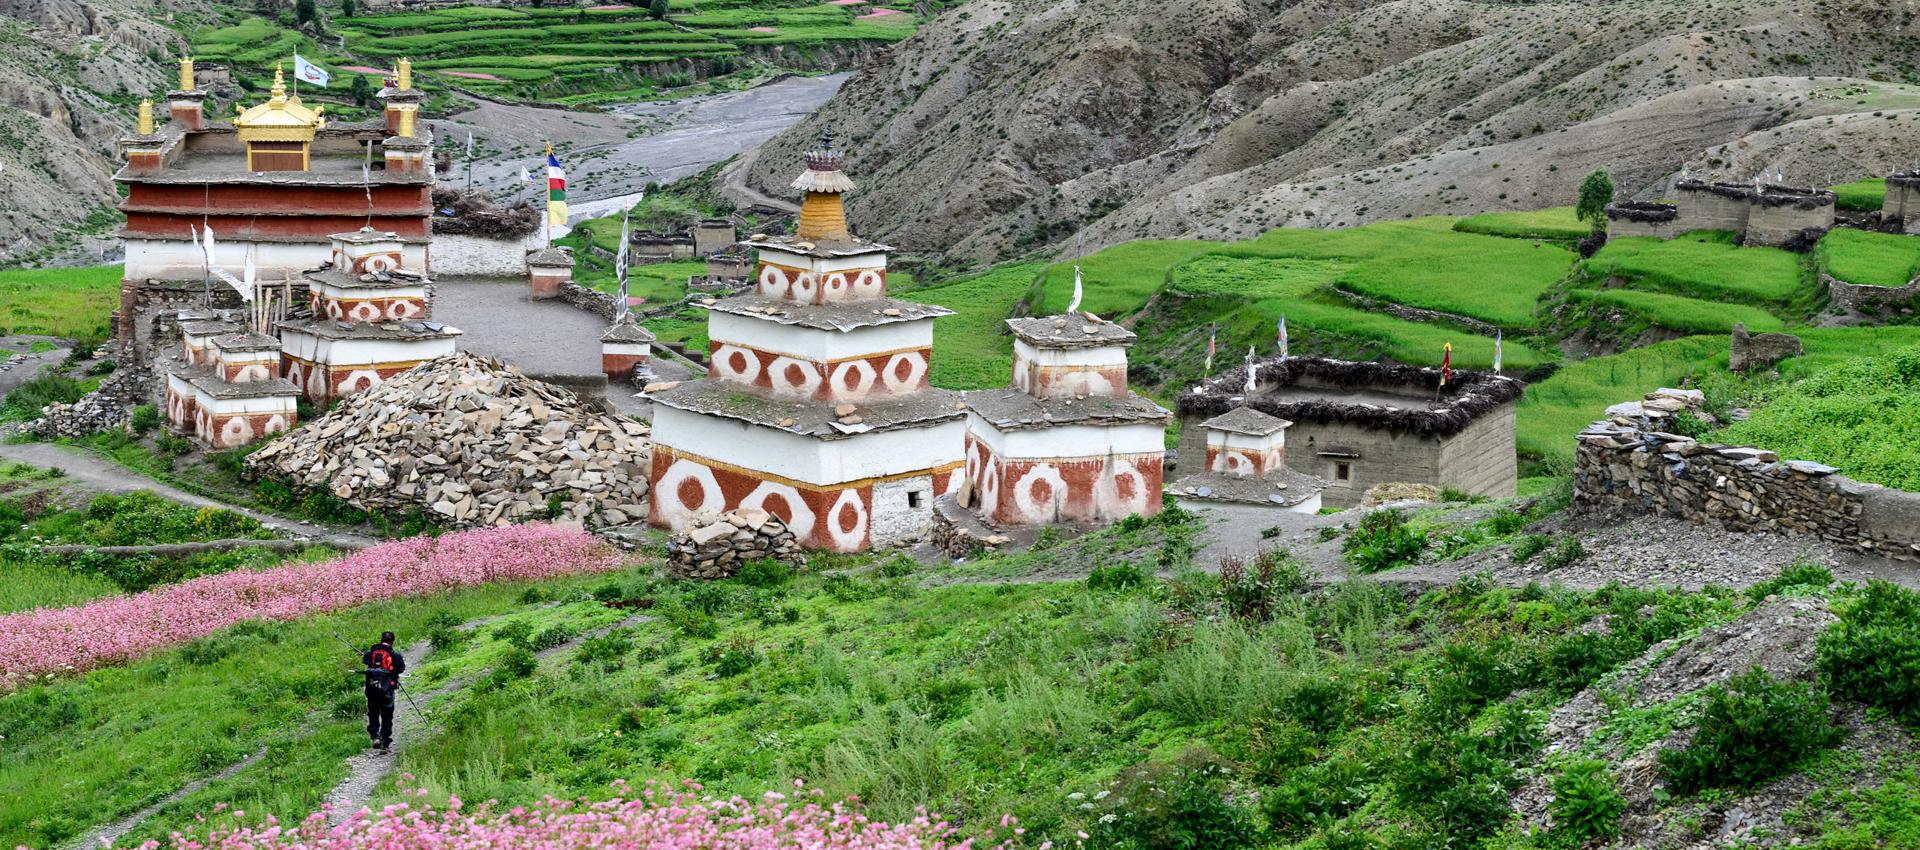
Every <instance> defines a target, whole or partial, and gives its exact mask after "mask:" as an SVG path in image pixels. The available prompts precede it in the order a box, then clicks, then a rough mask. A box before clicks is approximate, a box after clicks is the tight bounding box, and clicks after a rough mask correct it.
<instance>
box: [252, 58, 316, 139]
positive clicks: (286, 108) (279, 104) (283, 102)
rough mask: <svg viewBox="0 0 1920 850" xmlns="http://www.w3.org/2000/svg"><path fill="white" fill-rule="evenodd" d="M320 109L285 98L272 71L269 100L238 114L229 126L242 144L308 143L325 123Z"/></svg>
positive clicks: (281, 80)
mask: <svg viewBox="0 0 1920 850" xmlns="http://www.w3.org/2000/svg"><path fill="white" fill-rule="evenodd" d="M324 108H325V107H318V108H314V109H308V108H307V107H306V106H305V105H304V104H302V103H301V102H300V98H298V97H288V96H287V84H286V80H285V78H284V77H283V76H282V75H281V71H280V69H279V68H278V67H275V68H274V69H273V91H272V96H271V97H270V98H268V100H267V102H266V103H261V104H256V105H254V106H250V107H248V108H247V109H246V110H244V111H242V112H241V113H240V115H239V117H237V118H235V119H233V126H234V129H236V130H238V131H239V132H240V140H241V141H243V142H311V141H313V136H314V133H315V132H317V131H318V130H319V129H320V128H321V127H323V126H325V125H326V123H327V122H326V119H324V118H321V117H320V111H321V109H324Z"/></svg>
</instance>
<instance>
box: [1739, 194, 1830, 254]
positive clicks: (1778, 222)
mask: <svg viewBox="0 0 1920 850" xmlns="http://www.w3.org/2000/svg"><path fill="white" fill-rule="evenodd" d="M1832 227H1833V204H1821V205H1819V206H1816V207H1813V208H1811V209H1802V208H1801V207H1799V206H1798V205H1795V204H1779V205H1769V204H1760V203H1756V204H1754V205H1753V206H1752V211H1751V212H1750V213H1749V214H1748V216H1747V240H1746V244H1748V245H1781V244H1785V243H1786V242H1787V240H1789V239H1792V238H1793V237H1795V236H1798V235H1800V232H1801V231H1803V230H1809V229H1819V230H1829V229H1832Z"/></svg>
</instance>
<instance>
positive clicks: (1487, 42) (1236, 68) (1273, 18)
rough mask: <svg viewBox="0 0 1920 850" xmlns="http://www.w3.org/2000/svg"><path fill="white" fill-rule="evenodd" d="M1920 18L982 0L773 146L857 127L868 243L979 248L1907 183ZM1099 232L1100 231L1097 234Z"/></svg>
mask: <svg viewBox="0 0 1920 850" xmlns="http://www.w3.org/2000/svg"><path fill="white" fill-rule="evenodd" d="M1916 28H1920V23H1916V22H1915V21H1913V20H1910V19H1896V18H1894V17H1893V16H1891V14H1889V13H1886V12H1884V11H1883V10H1875V9H1869V8H1866V7H1847V8H1845V9H1842V8H1840V7H1834V6H1821V5H1817V4H1807V3H1787V4H1778V5H1764V4H1762V5H1755V4H1745V3H1727V2H1724V0H1683V2H1676V3H1660V4H1640V5H1633V4H1625V5H1623V4H1617V3H1609V4H1598V5H1596V4H1579V3H1558V2H1554V3H1524V4H1516V3H1480V2H1471V1H1470V0H1361V2H1348V0H1307V2H1299V3H1291V2H1286V3H1263V2H1259V0H1200V2H1193V3H1182V4H1177V5H1174V6H1164V5H1152V6H1142V5H1139V4H1128V3H1124V2H1120V0H1076V2H1072V3H1066V4H1060V3H1053V2H1043V0H977V2H971V3H967V4H966V5H965V6H964V7H963V8H962V7H956V8H954V9H951V10H949V11H948V12H947V13H946V14H945V15H943V16H942V17H941V18H940V19H938V20H936V21H935V22H933V23H932V24H931V25H929V26H927V27H925V28H923V29H922V30H921V31H920V33H919V34H918V35H916V36H915V37H914V38H913V39H911V40H909V41H906V42H904V43H902V44H901V45H900V46H899V47H898V48H896V49H895V50H894V51H893V53H892V54H891V58H890V60H889V61H887V62H885V63H883V64H882V65H880V66H878V67H875V68H873V69H871V70H869V71H867V72H865V73H863V74H862V75H860V76H858V77H856V78H855V79H854V80H852V81H851V82H850V83H849V84H848V85H847V86H846V87H845V88H844V89H843V90H842V91H841V93H840V94H839V95H838V96H836V97H835V98H834V100H832V101H830V102H829V103H828V104H827V105H826V106H825V107H824V108H822V109H821V110H820V111H819V112H818V113H816V114H815V115H814V116H813V117H811V118H809V119H808V120H807V121H805V122H802V123H800V124H798V125H796V126H795V127H794V128H793V129H791V130H790V131H788V132H786V133H783V134H781V135H780V136H779V137H777V138H775V139H774V140H773V141H772V142H770V143H769V144H768V145H767V146H766V150H765V152H764V154H763V155H762V156H761V157H760V159H759V160H758V162H757V163H756V164H755V166H754V168H753V169H752V172H751V174H750V176H749V180H748V183H749V185H750V186H752V187H754V188H756V189H759V190H761V191H771V190H773V189H775V188H776V187H778V186H781V185H784V182H785V181H786V180H788V179H790V177H789V176H788V175H787V174H786V168H785V166H784V165H783V164H784V163H787V162H790V161H792V160H793V159H794V158H795V157H797V155H798V154H799V152H800V151H801V150H802V149H804V148H805V147H806V146H807V145H809V144H811V143H812V141H813V140H814V139H815V138H817V136H818V133H819V130H820V129H821V127H822V126H823V125H825V124H827V123H832V124H833V125H834V126H835V127H837V128H839V129H840V130H841V131H842V133H843V138H844V141H845V144H846V146H847V148H848V149H849V151H850V156H849V161H850V163H851V167H852V169H853V170H854V173H855V178H856V179H857V180H862V186H863V189H864V191H863V192H862V193H861V194H859V195H857V196H854V197H853V198H852V199H851V200H850V204H851V211H852V213H853V216H854V218H855V219H857V220H858V221H859V223H860V224H861V226H862V232H863V233H865V234H867V235H868V236H870V237H872V238H877V239H883V240H885V241H888V242H890V243H893V244H897V245H901V246H903V247H905V248H907V249H909V250H915V251H920V252H926V253H930V254H944V255H947V256H949V257H951V258H954V259H972V260H979V259H997V258H1001V257H1006V256H1009V255H1012V254H1015V253H1019V252H1021V251H1023V250H1026V249H1029V248H1032V247H1035V246H1038V245H1045V244H1048V243H1059V242H1062V241H1064V240H1065V239H1066V237H1068V236H1069V235H1071V234H1073V233H1074V231H1076V230H1078V229H1080V228H1081V227H1082V225H1083V224H1085V225H1087V226H1086V228H1085V230H1086V232H1085V233H1084V235H1083V236H1082V237H1080V238H1078V239H1076V240H1074V242H1073V243H1072V244H1074V245H1075V246H1076V247H1077V249H1078V250H1081V251H1092V250H1096V249H1098V248H1100V247H1103V246H1105V245H1108V244H1112V243H1115V242H1119V241H1123V240H1126V239H1130V238H1138V237H1174V236H1184V235H1192V236H1201V237H1239V236H1247V235H1252V234H1255V233H1258V232H1260V231H1261V230H1264V229H1267V228H1271V227H1277V226H1283V225H1291V226H1326V225H1337V224H1354V223H1361V222H1366V221H1373V220H1380V219H1388V218H1400V217H1403V216H1410V215H1422V214H1434V213H1469V212H1481V211H1486V210H1503V209H1532V208H1538V207H1543V206H1552V205H1558V204H1564V203H1570V202H1571V200H1572V198H1573V195H1574V190H1575V187H1576V186H1577V185H1578V182H1579V180H1580V179H1581V177H1582V176H1584V175H1585V174H1586V173H1587V172H1588V171H1589V170H1591V169H1592V168H1595V167H1599V166H1606V167H1609V168H1611V169H1612V170H1613V171H1614V173H1615V177H1616V182H1617V183H1618V184H1619V185H1620V186H1621V188H1622V189H1623V190H1624V192H1626V193H1627V194H1634V195H1643V194H1648V193H1653V192H1657V191H1659V189H1660V188H1661V187H1662V186H1663V185H1664V184H1665V182H1666V181H1667V180H1668V179H1669V177H1670V176H1671V175H1672V174H1673V173H1674V172H1675V171H1676V170H1677V169H1679V168H1680V167H1681V166H1682V165H1683V164H1684V165H1687V166H1689V167H1690V168H1691V169H1692V171H1693V172H1694V173H1696V174H1700V173H1716V172H1720V173H1728V174H1732V175H1738V176H1742V177H1744V176H1746V175H1747V174H1750V173H1751V172H1752V170H1753V169H1754V168H1756V167H1761V166H1765V167H1769V168H1771V167H1775V166H1778V167H1780V168H1782V169H1783V170H1784V171H1785V173H1786V174H1787V175H1788V177H1789V179H1790V180H1795V181H1798V182H1801V183H1827V182H1838V181H1842V180H1850V179H1855V178H1858V177H1863V176H1871V175H1880V174H1884V173H1886V172H1888V171H1890V170H1892V169H1894V168H1896V167H1903V166H1905V165H1907V164H1908V161H1909V160H1910V159H1911V158H1912V154H1911V151H1910V146H1909V145H1907V144H1906V143H1905V141H1904V139H1905V138H1907V137H1909V136H1910V135H1911V133H1912V130H1913V128H1914V126H1915V121H1916V120H1920V114H1917V113H1916V112H1915V111H1914V109H1915V107H1917V106H1920V98H1917V97H1916V95H1917V94H1920V92H1917V91H1916V89H1914V88H1913V87H1911V86H1907V85H1901V84H1894V83H1883V82H1875V80H1896V79H1901V78H1902V77H1901V75H1900V73H1899V72H1898V71H1896V70H1894V69H1893V68H1891V67H1890V66H1889V65H1888V63H1889V62H1892V61H1895V60H1894V59H1893V58H1892V57H1894V56H1896V55H1899V54H1900V52H1901V50H1902V49H1903V48H1898V47H1895V46H1894V45H1898V44H1902V43H1905V40H1907V39H1911V38H1912V37H1913V36H1914V35H1915V34H1916ZM1089 223H1090V224H1089Z"/></svg>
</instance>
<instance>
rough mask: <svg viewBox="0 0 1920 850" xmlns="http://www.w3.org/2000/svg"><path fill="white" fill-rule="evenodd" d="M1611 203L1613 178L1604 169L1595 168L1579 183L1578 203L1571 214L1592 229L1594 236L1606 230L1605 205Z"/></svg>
mask: <svg viewBox="0 0 1920 850" xmlns="http://www.w3.org/2000/svg"><path fill="white" fill-rule="evenodd" d="M1610 203H1613V177H1612V176H1611V175H1609V174H1607V170H1606V169H1604V168H1596V169H1594V170H1593V173H1592V174H1589V175H1587V179H1585V180H1582V181H1580V203H1579V205H1578V206H1576V207H1574V208H1573V214H1574V215H1576V216H1578V217H1579V218H1580V220H1581V221H1584V222H1586V223H1587V224H1588V225H1590V226H1591V227H1592V228H1593V232H1594V234H1595V235H1599V234H1600V233H1603V232H1605V231H1606V229H1607V204H1610Z"/></svg>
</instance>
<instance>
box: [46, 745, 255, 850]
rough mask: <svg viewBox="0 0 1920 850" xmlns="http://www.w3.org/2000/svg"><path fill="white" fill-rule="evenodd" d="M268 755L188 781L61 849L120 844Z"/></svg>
mask: <svg viewBox="0 0 1920 850" xmlns="http://www.w3.org/2000/svg"><path fill="white" fill-rule="evenodd" d="M266 755H267V748H266V747H261V748H260V749H257V750H254V751H253V755H250V756H247V757H246V758H243V759H241V760H239V761H236V762H234V763H233V764H230V765H227V766H226V767H225V768H224V769H222V770H221V771H220V772H219V773H215V774H212V775H210V776H203V777H200V778H199V779H195V780H193V781H192V782H189V783H187V784H185V785H182V786H180V790H178V791H175V792H173V793H172V794H168V795H167V796H165V797H162V798H160V799H159V800H157V801H155V802H154V803H153V804H152V805H149V806H147V807H146V808H144V809H141V810H140V811H137V812H134V813H133V814H130V815H127V816H126V817H124V818H121V819H120V820H117V821H114V822H113V823H110V824H106V825H104V826H100V827H96V828H94V830H93V831H92V832H88V833H87V834H85V835H82V836H80V837H79V838H76V839H74V840H73V841H70V842H68V843H66V844H64V845H61V846H62V850H91V848H95V847H106V846H110V845H112V844H113V843H114V842H116V841H119V840H120V839H121V837H123V836H125V835H126V834H127V833H129V832H132V831H133V830H134V828H135V827H138V826H139V825H140V824H143V823H145V822H146V820H147V818H150V817H153V816H154V815H156V814H158V813H159V812H160V810H162V809H165V808H167V807H168V806H171V805H173V804H175V803H178V802H180V801H181V800H185V799H186V798H187V797H189V796H192V795H194V794H197V793H199V792H200V789H202V788H205V787H207V786H208V785H212V784H213V783H215V782H222V781H225V780H228V779H232V778H233V777H235V776H237V775H239V773H240V771H243V770H246V769H247V768H248V767H251V766H253V763H254V762H257V761H259V760H260V759H262V758H265V757H266Z"/></svg>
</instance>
